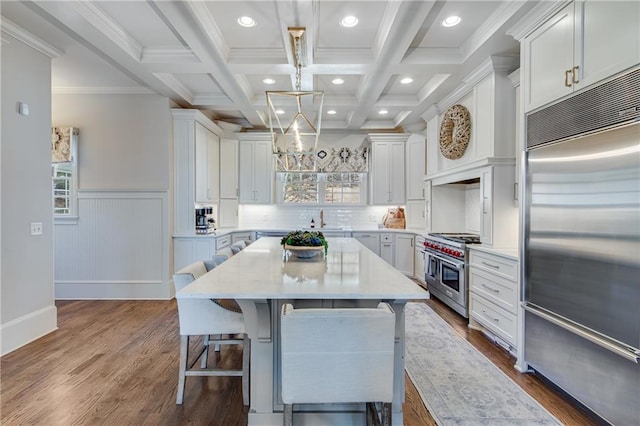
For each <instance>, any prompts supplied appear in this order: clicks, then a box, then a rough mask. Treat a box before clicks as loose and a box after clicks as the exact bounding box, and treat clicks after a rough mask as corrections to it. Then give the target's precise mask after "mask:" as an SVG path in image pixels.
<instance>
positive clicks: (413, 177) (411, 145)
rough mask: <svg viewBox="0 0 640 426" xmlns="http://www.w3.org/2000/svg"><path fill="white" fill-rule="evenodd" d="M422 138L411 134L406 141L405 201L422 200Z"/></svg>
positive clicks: (423, 171)
mask: <svg viewBox="0 0 640 426" xmlns="http://www.w3.org/2000/svg"><path fill="white" fill-rule="evenodd" d="M424 144H425V142H424V136H423V135H419V134H412V135H411V136H409V139H407V143H406V145H407V147H406V163H405V164H406V166H407V167H406V169H407V200H424V175H425V174H426V172H425V163H426V162H425V147H424Z"/></svg>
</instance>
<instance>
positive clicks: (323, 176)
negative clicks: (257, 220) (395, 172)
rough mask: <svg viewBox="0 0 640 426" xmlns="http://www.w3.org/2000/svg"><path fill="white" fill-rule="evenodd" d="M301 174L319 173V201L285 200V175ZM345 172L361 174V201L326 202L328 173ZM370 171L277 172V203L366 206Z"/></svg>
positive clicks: (340, 173) (317, 180) (286, 204)
mask: <svg viewBox="0 0 640 426" xmlns="http://www.w3.org/2000/svg"><path fill="white" fill-rule="evenodd" d="M291 174H294V175H301V174H312V175H317V178H316V183H317V185H318V186H317V192H316V194H317V201H316V202H308V203H307V202H288V201H285V199H284V196H285V190H284V187H285V176H286V175H291ZM344 174H357V175H360V202H358V203H344V202H340V203H330V202H326V198H325V197H326V188H327V182H328V179H327V177H328V175H344ZM368 182H369V179H368V173H367V172H352V171H336V172H282V171H280V172H276V203H277V204H278V205H280V206H325V207H329V206H366V205H367V202H368V199H367V196H368Z"/></svg>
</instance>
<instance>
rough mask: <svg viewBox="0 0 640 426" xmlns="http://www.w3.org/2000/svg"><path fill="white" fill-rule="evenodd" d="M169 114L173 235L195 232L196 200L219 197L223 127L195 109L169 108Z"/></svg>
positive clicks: (209, 199) (206, 200) (216, 198)
mask: <svg viewBox="0 0 640 426" xmlns="http://www.w3.org/2000/svg"><path fill="white" fill-rule="evenodd" d="M171 114H172V116H173V150H174V152H173V154H174V155H173V158H174V215H173V218H174V235H177V236H189V235H195V215H194V207H195V204H196V203H197V202H207V203H208V202H214V203H215V202H217V200H218V197H219V180H218V179H219V174H218V172H219V164H218V163H219V158H218V148H219V147H218V145H217V143H218V138H219V135H221V134H222V129H221V128H220V127H219V126H218V125H216V124H215V123H214V122H212V121H211V120H209V119H208V118H207V117H206V116H205V115H204V114H202V113H201V112H200V111H198V110H190V109H172V110H171ZM216 220H217V217H216Z"/></svg>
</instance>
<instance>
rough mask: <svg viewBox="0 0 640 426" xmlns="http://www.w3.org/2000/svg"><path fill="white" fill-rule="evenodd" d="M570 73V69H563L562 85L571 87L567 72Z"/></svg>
mask: <svg viewBox="0 0 640 426" xmlns="http://www.w3.org/2000/svg"><path fill="white" fill-rule="evenodd" d="M570 73H571V70H565V71H564V85H565V86H567V87H571V83H570V82H569V74H570Z"/></svg>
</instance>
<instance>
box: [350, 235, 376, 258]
mask: <svg viewBox="0 0 640 426" xmlns="http://www.w3.org/2000/svg"><path fill="white" fill-rule="evenodd" d="M353 238H355V239H356V240H358V241H359V242H360V243H362V244H363V245H364V246H365V247H367V248H368V249H369V250H371V251H372V252H374V253H375V254H377V255H378V256H380V234H378V233H377V232H354V233H353Z"/></svg>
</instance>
